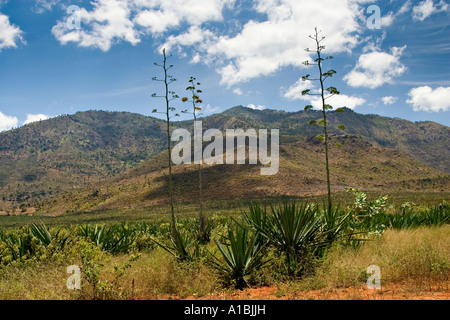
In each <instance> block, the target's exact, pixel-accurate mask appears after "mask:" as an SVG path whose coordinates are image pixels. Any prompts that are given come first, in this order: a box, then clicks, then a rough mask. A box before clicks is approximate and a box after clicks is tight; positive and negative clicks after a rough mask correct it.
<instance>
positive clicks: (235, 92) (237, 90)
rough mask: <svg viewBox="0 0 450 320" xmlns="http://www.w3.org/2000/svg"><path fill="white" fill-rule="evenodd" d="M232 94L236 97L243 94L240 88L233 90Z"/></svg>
mask: <svg viewBox="0 0 450 320" xmlns="http://www.w3.org/2000/svg"><path fill="white" fill-rule="evenodd" d="M233 93H234V94H237V95H238V96H242V95H243V94H244V93H243V92H242V90H241V88H235V89H234V90H233Z"/></svg>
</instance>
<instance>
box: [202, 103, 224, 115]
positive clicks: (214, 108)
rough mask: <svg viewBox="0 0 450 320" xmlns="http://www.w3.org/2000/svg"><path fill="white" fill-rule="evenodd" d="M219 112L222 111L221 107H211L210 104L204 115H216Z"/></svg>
mask: <svg viewBox="0 0 450 320" xmlns="http://www.w3.org/2000/svg"><path fill="white" fill-rule="evenodd" d="M219 110H220V108H219V107H211V105H210V104H207V105H206V107H205V108H204V110H203V113H204V114H212V113H215V112H217V111H219Z"/></svg>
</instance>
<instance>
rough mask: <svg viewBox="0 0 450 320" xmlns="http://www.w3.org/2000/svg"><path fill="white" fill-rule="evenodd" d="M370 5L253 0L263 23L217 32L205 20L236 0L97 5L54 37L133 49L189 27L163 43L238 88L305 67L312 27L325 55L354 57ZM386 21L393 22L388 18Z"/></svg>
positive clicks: (220, 16)
mask: <svg viewBox="0 0 450 320" xmlns="http://www.w3.org/2000/svg"><path fill="white" fill-rule="evenodd" d="M367 2H368V0H340V1H335V0H316V1H314V2H311V1H309V0H254V1H253V3H252V5H253V8H252V9H253V10H254V11H255V12H256V13H258V14H259V19H258V20H250V21H248V22H246V23H244V24H243V25H241V24H239V26H238V27H236V26H235V25H233V26H232V28H231V29H232V31H230V30H227V28H222V29H221V30H220V31H218V30H217V29H214V28H213V27H211V26H210V25H209V24H207V23H208V22H217V21H224V10H225V9H227V8H232V7H233V5H234V4H235V3H236V0H208V1H204V0H171V1H165V0H127V1H123V0H122V1H119V0H95V1H92V3H93V6H94V7H93V9H92V10H90V11H87V10H85V9H82V10H81V12H80V16H81V23H82V28H81V29H80V30H70V29H69V28H68V27H67V19H70V17H67V19H66V20H64V21H59V22H58V24H57V25H56V26H55V27H54V28H53V34H54V35H55V37H56V38H57V39H58V40H59V41H60V42H61V43H62V44H67V43H70V42H72V43H75V44H77V45H79V46H82V47H96V48H99V49H101V50H103V51H108V50H109V49H110V48H111V46H112V45H114V44H115V43H117V42H121V41H125V42H129V43H131V44H133V45H135V44H137V43H139V42H140V41H141V39H142V37H144V36H146V35H151V36H152V37H155V38H158V39H164V32H167V31H169V30H170V31H174V30H176V31H179V29H181V27H183V29H184V30H186V31H182V32H181V33H178V34H176V35H171V36H168V37H167V39H165V41H164V44H163V45H162V46H165V47H166V48H170V49H177V50H180V51H181V50H182V48H186V49H188V48H189V49H191V50H192V56H193V58H192V60H191V62H193V63H200V62H202V63H206V64H214V66H215V67H216V69H217V72H218V73H219V74H220V75H221V76H222V80H221V83H222V84H224V85H227V86H232V85H235V84H238V83H243V82H246V81H249V80H251V79H253V78H257V77H259V76H264V75H269V74H272V73H274V72H276V71H277V70H279V69H280V68H283V67H286V66H294V67H303V65H302V61H305V60H306V59H308V58H309V56H308V53H306V52H305V50H304V49H305V48H306V47H310V46H312V43H311V40H310V39H309V38H308V35H310V34H311V33H312V32H313V31H314V30H313V29H312V26H316V25H317V26H320V28H321V29H322V31H323V35H326V36H327V43H326V45H327V53H330V54H332V53H338V52H349V51H350V50H351V49H352V48H354V47H355V46H356V45H357V44H358V42H359V40H360V39H359V34H360V33H361V32H362V29H363V28H362V26H361V25H360V22H361V18H362V16H363V13H362V11H363V10H361V9H362V5H366V4H367ZM330 8H333V10H330ZM383 21H384V22H383V23H384V24H385V25H388V24H391V23H392V19H390V18H389V17H386V18H385V19H384V20H383ZM225 22H226V23H227V24H228V25H230V24H232V22H231V21H225Z"/></svg>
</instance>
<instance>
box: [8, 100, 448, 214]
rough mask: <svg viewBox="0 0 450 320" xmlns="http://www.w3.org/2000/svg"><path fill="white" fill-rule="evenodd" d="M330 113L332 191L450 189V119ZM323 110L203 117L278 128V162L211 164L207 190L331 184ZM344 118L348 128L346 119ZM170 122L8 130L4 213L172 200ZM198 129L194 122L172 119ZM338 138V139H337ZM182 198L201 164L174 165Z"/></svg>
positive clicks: (64, 123)
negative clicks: (273, 169)
mask: <svg viewBox="0 0 450 320" xmlns="http://www.w3.org/2000/svg"><path fill="white" fill-rule="evenodd" d="M345 111H346V112H343V113H338V112H330V113H329V115H328V121H329V127H330V136H331V140H330V144H331V150H330V159H331V163H330V165H331V172H332V175H331V178H332V185H333V190H334V191H339V190H343V189H344V188H345V187H346V186H354V187H359V188H361V189H365V190H382V189H389V190H403V189H405V190H433V191H445V192H448V191H449V190H450V141H449V140H450V128H449V127H447V126H444V125H441V124H438V123H434V122H416V123H413V122H410V121H407V120H403V119H398V118H394V119H393V118H387V117H382V116H378V115H363V114H358V113H356V112H354V111H352V110H349V109H346V110H345ZM320 118H321V113H320V112H318V111H300V112H285V111H276V110H262V111H260V110H253V109H249V108H245V107H242V106H238V107H234V108H231V109H228V110H226V111H225V112H223V113H220V114H214V115H211V116H207V117H202V118H201V120H202V121H203V129H204V130H206V129H210V128H215V129H219V130H221V131H225V130H226V129H239V128H242V129H249V128H253V129H279V130H280V170H279V172H278V174H277V175H275V176H261V175H260V174H259V172H260V170H259V166H258V165H248V164H247V165H211V166H205V167H204V170H203V179H204V183H205V192H204V193H205V198H206V199H208V198H209V199H230V198H242V199H250V198H260V197H278V196H302V195H315V194H321V193H324V192H325V191H326V184H325V157H324V152H323V145H322V143H321V142H320V141H319V140H317V139H316V136H317V135H318V134H320V133H321V130H322V129H321V128H320V127H319V126H315V125H310V124H309V122H310V121H312V120H318V119H320ZM340 124H342V125H345V126H346V128H347V129H346V130H345V132H344V133H343V132H342V131H340V130H338V129H337V126H338V125H340ZM161 128H162V129H164V121H163V120H160V119H157V118H153V117H147V116H143V115H139V114H133V113H127V112H105V111H87V112H79V113H76V114H74V115H63V116H59V117H56V118H51V119H48V120H45V121H40V122H35V123H31V124H28V125H26V126H23V127H20V128H17V129H14V130H10V131H6V132H2V133H0V212H1V211H3V212H6V211H11V210H13V209H15V208H17V210H19V208H21V209H22V210H21V211H23V212H27V210H28V209H27V208H33V210H34V209H37V210H38V211H39V212H45V213H65V212H68V211H77V210H98V209H108V208H117V207H133V206H136V205H152V204H159V203H165V202H166V201H167V151H165V148H166V147H167V145H166V143H167V138H166V136H165V132H164V130H161ZM175 128H186V129H188V130H190V131H192V128H193V123H192V121H179V122H176V123H174V129H175ZM337 145H340V147H338V146H337ZM174 185H175V194H176V200H177V201H181V202H189V201H193V200H195V198H196V196H197V192H196V190H197V171H196V166H195V165H180V166H176V167H175V168H174Z"/></svg>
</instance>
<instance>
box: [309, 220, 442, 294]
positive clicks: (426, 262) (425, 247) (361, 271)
mask: <svg viewBox="0 0 450 320" xmlns="http://www.w3.org/2000/svg"><path fill="white" fill-rule="evenodd" d="M370 265H377V266H379V267H380V269H381V278H382V283H383V282H384V283H393V282H405V281H416V282H417V281H425V280H427V281H428V280H429V281H447V280H448V279H449V275H450V226H448V225H447V226H444V227H440V228H419V229H416V230H401V231H394V230H388V231H386V232H385V234H384V235H383V236H382V237H380V238H378V239H374V240H373V241H371V242H368V243H366V244H365V245H363V246H362V247H360V248H359V249H357V250H354V249H350V248H343V247H338V246H337V247H335V248H333V249H332V250H331V251H330V253H329V255H328V257H327V259H326V260H325V262H324V264H323V265H322V266H321V267H320V268H319V269H318V271H317V275H316V278H317V279H321V282H322V283H323V284H324V285H325V286H327V287H330V288H339V287H350V286H357V285H359V284H361V283H363V282H365V281H366V280H367V278H368V275H367V274H366V270H367V267H368V266H370Z"/></svg>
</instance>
